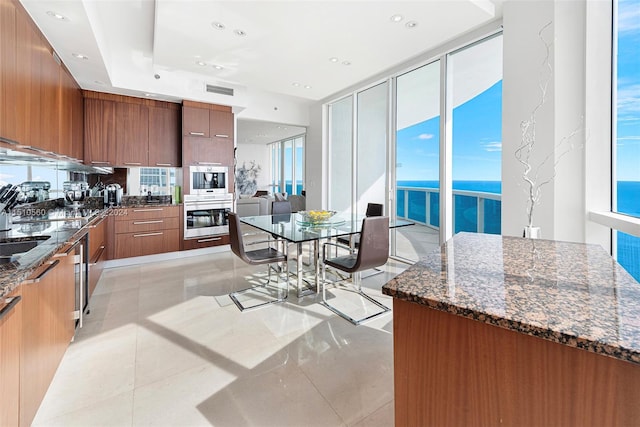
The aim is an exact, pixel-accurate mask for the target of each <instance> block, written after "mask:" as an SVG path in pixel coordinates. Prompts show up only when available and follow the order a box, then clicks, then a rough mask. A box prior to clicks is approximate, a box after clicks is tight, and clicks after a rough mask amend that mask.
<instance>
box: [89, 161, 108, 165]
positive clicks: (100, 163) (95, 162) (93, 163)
mask: <svg viewBox="0 0 640 427" xmlns="http://www.w3.org/2000/svg"><path fill="white" fill-rule="evenodd" d="M91 164H92V165H108V164H111V162H100V161H98V160H91Z"/></svg>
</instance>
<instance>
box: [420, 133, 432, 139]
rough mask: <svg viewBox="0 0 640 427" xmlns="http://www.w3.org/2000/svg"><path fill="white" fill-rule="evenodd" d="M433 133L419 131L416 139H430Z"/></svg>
mask: <svg viewBox="0 0 640 427" xmlns="http://www.w3.org/2000/svg"><path fill="white" fill-rule="evenodd" d="M433 137H434V135H433V134H432V133H421V134H420V135H418V139H432V138H433Z"/></svg>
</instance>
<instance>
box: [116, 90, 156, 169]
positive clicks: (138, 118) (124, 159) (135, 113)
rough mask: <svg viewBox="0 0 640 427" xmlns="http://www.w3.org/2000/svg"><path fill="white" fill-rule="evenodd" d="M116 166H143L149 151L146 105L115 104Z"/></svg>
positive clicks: (145, 163)
mask: <svg viewBox="0 0 640 427" xmlns="http://www.w3.org/2000/svg"><path fill="white" fill-rule="evenodd" d="M116 124H117V126H116V164H117V165H121V166H145V165H147V164H148V161H149V157H148V150H149V109H148V108H147V106H146V105H140V104H129V103H124V102H118V103H116Z"/></svg>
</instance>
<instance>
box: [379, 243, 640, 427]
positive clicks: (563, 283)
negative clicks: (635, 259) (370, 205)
mask: <svg viewBox="0 0 640 427" xmlns="http://www.w3.org/2000/svg"><path fill="white" fill-rule="evenodd" d="M383 293H385V294H387V295H390V296H393V297H394V301H393V304H394V305H393V312H394V321H393V328H394V375H395V417H396V425H420V426H426V425H438V426H443V425H518V426H523V425H544V426H549V425H580V426H584V425H640V386H639V385H640V284H638V282H636V281H635V280H634V279H633V278H632V277H631V276H630V275H629V274H628V273H627V272H626V271H625V270H624V269H623V268H622V267H620V265H618V264H617V263H616V262H615V260H613V259H612V258H611V257H610V256H609V255H608V254H607V253H606V252H605V251H604V250H603V249H602V248H601V247H599V246H597V245H585V244H577V243H567V242H556V241H549V240H531V239H521V238H515V237H506V236H495V235H485V234H471V233H460V234H458V235H456V236H454V237H453V238H452V239H451V240H449V241H448V242H447V243H445V244H444V245H442V247H441V249H440V250H439V251H437V252H434V253H433V254H431V255H429V256H427V257H425V258H423V259H421V260H420V261H419V262H418V263H416V264H415V265H413V266H412V267H410V268H409V269H407V270H406V271H405V272H403V273H402V274H400V275H399V276H397V277H396V278H395V279H393V280H391V281H390V282H389V283H387V284H386V285H385V286H384V287H383Z"/></svg>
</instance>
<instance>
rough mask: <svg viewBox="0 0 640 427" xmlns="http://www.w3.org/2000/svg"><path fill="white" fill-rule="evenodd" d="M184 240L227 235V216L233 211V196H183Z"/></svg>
mask: <svg viewBox="0 0 640 427" xmlns="http://www.w3.org/2000/svg"><path fill="white" fill-rule="evenodd" d="M183 205H184V238H185V239H193V238H197V237H204V236H215V235H217V234H227V233H229V223H228V215H229V212H230V211H231V209H233V194H211V195H207V196H202V195H192V194H187V195H185V196H184V203H183Z"/></svg>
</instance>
